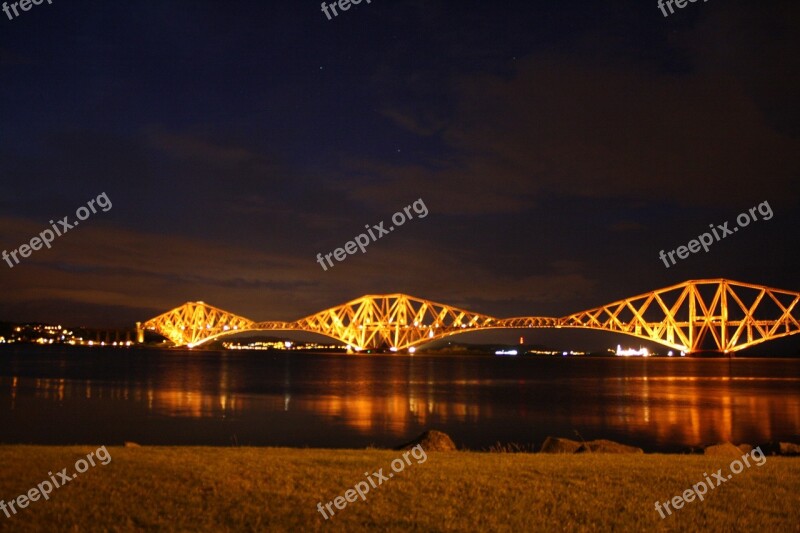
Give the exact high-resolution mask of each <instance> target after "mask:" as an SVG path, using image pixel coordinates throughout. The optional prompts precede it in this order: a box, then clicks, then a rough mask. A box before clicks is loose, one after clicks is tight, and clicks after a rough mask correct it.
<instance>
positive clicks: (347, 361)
mask: <svg viewBox="0 0 800 533" xmlns="http://www.w3.org/2000/svg"><path fill="white" fill-rule="evenodd" d="M428 428H435V429H439V430H442V431H444V432H446V433H448V434H450V435H451V436H452V437H453V440H455V441H456V443H457V444H459V445H460V446H466V447H469V448H472V449H481V448H486V447H488V446H491V445H492V444H494V443H495V442H497V441H500V442H516V443H536V444H537V445H538V444H541V441H542V440H543V439H544V438H545V437H546V436H547V435H554V436H563V437H568V438H574V439H576V440H577V439H578V437H577V436H576V432H577V433H579V434H580V436H581V437H582V438H584V439H587V440H588V439H593V438H609V439H612V440H617V441H620V442H625V443H628V444H634V445H638V446H642V447H644V448H645V449H646V450H653V451H674V450H677V449H679V448H681V447H685V446H689V445H699V444H703V443H712V442H717V441H722V440H731V441H733V442H735V443H740V442H749V443H751V444H759V443H762V442H765V441H767V440H771V439H781V440H792V441H795V442H797V441H798V440H800V439H799V438H798V437H799V436H800V360H797V359H733V360H729V359H686V358H677V359H675V358H672V359H654V358H650V359H640V358H620V357H609V358H592V359H587V358H569V357H564V358H560V357H556V358H519V357H517V358H514V357H487V356H425V355H416V356H412V357H409V356H398V355H378V356H375V355H371V356H370V355H366V356H352V355H351V356H346V355H322V354H318V355H310V354H303V353H291V352H284V353H274V352H272V353H270V352H246V353H242V352H235V353H231V352H212V351H193V352H189V351H158V350H133V349H131V350H117V349H104V348H99V349H98V348H95V349H76V348H71V349H62V348H45V349H43V348H34V347H24V348H21V349H20V348H4V349H3V350H0V443H36V444H68V443H74V444H108V445H113V444H120V443H122V441H125V440H129V441H135V442H138V443H140V444H197V445H223V446H229V445H258V446H263V445H269V446H310V447H364V446H367V445H370V444H374V445H377V446H381V447H385V446H394V445H397V444H400V443H403V442H404V441H406V440H409V439H410V438H412V437H414V436H416V435H417V434H419V433H421V432H422V431H423V430H425V429H428Z"/></svg>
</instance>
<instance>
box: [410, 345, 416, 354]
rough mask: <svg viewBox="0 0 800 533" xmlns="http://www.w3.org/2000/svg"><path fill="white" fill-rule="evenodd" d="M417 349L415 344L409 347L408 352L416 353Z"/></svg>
mask: <svg viewBox="0 0 800 533" xmlns="http://www.w3.org/2000/svg"><path fill="white" fill-rule="evenodd" d="M416 351H417V349H416V348H414V347H413V346H412V347H411V348H409V349H408V353H414V352H416Z"/></svg>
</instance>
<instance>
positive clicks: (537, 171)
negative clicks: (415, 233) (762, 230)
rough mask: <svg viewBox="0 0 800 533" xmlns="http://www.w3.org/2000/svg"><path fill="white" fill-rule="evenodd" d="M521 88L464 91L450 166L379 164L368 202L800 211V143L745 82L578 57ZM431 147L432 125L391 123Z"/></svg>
mask: <svg viewBox="0 0 800 533" xmlns="http://www.w3.org/2000/svg"><path fill="white" fill-rule="evenodd" d="M519 63H520V65H519V67H518V69H517V71H516V73H515V74H514V75H513V76H512V77H510V78H509V77H504V76H499V75H492V74H483V75H478V76H472V77H469V78H466V79H463V80H462V82H461V83H460V84H458V85H457V87H458V88H457V89H455V90H454V92H453V94H452V98H453V99H454V100H455V101H456V102H457V105H456V109H455V111H454V112H453V116H452V117H451V118H450V120H449V121H448V122H447V123H446V125H444V126H442V129H441V132H440V133H438V135H440V136H441V139H442V140H443V141H444V142H445V144H446V146H447V148H448V150H447V152H446V155H445V156H443V157H441V158H439V159H437V160H435V161H426V162H423V163H417V164H409V165H388V164H385V163H376V162H373V163H370V164H369V165H368V166H367V167H366V168H367V169H368V170H369V171H370V172H371V174H372V175H373V176H374V177H373V179H371V180H370V181H369V182H368V183H356V182H355V181H354V180H351V181H348V182H346V183H345V184H344V185H342V188H345V187H346V188H347V189H348V190H349V191H350V192H349V194H350V195H351V196H352V197H353V198H356V199H358V200H359V201H361V202H367V201H369V200H372V199H374V198H385V199H386V201H387V202H388V201H389V200H390V199H393V198H396V197H397V196H398V195H401V194H402V193H404V192H405V191H409V190H411V191H420V192H422V191H424V193H425V197H426V200H428V201H430V202H431V203H432V204H437V205H438V206H439V208H440V210H441V211H444V212H449V213H452V214H485V213H500V212H507V211H509V210H512V211H513V210H524V209H528V208H531V207H532V206H534V205H535V204H536V202H537V200H538V199H539V198H541V197H542V196H543V195H545V194H548V193H555V194H561V195H573V196H578V197H586V198H597V199H602V198H630V199H638V198H643V197H651V198H659V199H661V200H664V201H667V202H672V203H674V204H679V205H689V206H708V205H719V204H720V203H738V204H746V203H751V202H752V201H753V197H754V194H755V191H758V192H759V194H758V197H759V198H760V197H762V196H768V197H778V196H780V197H783V198H790V199H796V198H797V193H798V186H797V184H796V176H797V174H798V172H800V140H798V139H795V138H792V137H790V136H787V135H785V134H782V133H780V132H778V131H777V130H776V129H774V128H773V127H772V126H771V125H770V123H769V122H768V121H767V120H766V117H765V115H764V113H763V112H762V110H761V109H760V108H759V107H758V105H757V104H756V102H754V100H753V99H752V98H751V97H750V95H749V93H748V91H747V90H746V87H744V86H743V84H742V83H740V81H739V80H738V79H737V78H735V77H731V76H729V75H727V74H725V73H721V72H716V71H715V72H708V71H702V72H688V73H686V72H682V73H674V72H656V71H654V70H649V69H643V68H637V69H635V70H634V69H632V68H630V67H627V66H624V65H623V66H615V65H612V64H600V63H591V62H586V61H582V60H577V59H574V58H572V57H570V56H567V55H555V54H552V55H538V56H533V57H530V58H528V59H527V60H525V61H520V62H519ZM384 114H385V115H386V116H387V117H390V118H392V119H393V120H394V121H395V123H396V124H397V125H398V126H399V127H402V128H406V129H408V130H409V131H411V132H414V133H417V134H419V135H430V134H431V132H430V131H429V129H428V128H426V127H423V126H419V124H425V123H430V122H432V121H431V120H426V119H425V117H419V118H414V117H413V116H411V117H410V116H408V115H407V114H400V113H399V112H386V113H384Z"/></svg>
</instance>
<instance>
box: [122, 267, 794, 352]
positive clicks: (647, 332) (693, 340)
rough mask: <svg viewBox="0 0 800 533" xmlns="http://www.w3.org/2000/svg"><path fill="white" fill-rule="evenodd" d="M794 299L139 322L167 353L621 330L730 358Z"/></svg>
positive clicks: (386, 307) (783, 324)
mask: <svg viewBox="0 0 800 533" xmlns="http://www.w3.org/2000/svg"><path fill="white" fill-rule="evenodd" d="M799 302H800V293H797V292H792V291H786V290H782V289H775V288H770V287H765V286H762V285H753V284H749V283H741V282H737V281H731V280H727V279H702V280H690V281H685V282H683V283H679V284H677V285H672V286H670V287H665V288H663V289H657V290H654V291H652V292H648V293H645V294H640V295H638V296H633V297H630V298H625V299H623V300H618V301H616V302H612V303H610V304H606V305H603V306H601V307H595V308H593V309H588V310H586V311H580V312H578V313H574V314H571V315H568V316H564V317H539V316H530V317H515V318H495V317H492V316H489V315H484V314H481V313H474V312H471V311H467V310H464V309H459V308H457V307H453V306H450V305H446V304H441V303H436V302H433V301H430V300H425V299H422V298H415V297H413V296H409V295H407V294H399V293H398V294H373V295H365V296H362V297H360V298H356V299H355V300H351V301H349V302H347V303H344V304H342V305H339V306H336V307H332V308H330V309H326V310H324V311H320V312H318V313H315V314H313V315H310V316H307V317H305V318H301V319H298V320H295V321H293V322H279V321H267V322H256V321H253V320H251V319H249V318H245V317H242V316H238V315H235V314H233V313H230V312H228V311H224V310H222V309H219V308H217V307H214V306H211V305H208V304H206V303H204V302H187V303H185V304H183V305H181V306H179V307H176V308H175V309H172V310H170V311H167V312H166V313H164V314H161V315H159V316H157V317H154V318H151V319H150V320H148V321H146V322H144V323H137V328H138V332H139V335H138V339H139V342H142V341H143V338H144V331H145V330H149V331H153V332H156V333H158V334H160V335H162V336H164V337H166V338H167V339H169V340H170V341H171V342H172V343H174V344H175V345H176V346H188V347H190V348H191V347H195V346H200V345H202V344H204V343H206V342H209V341H211V340H213V339H217V338H219V337H223V336H226V335H233V334H237V333H242V332H248V331H305V332H310V333H318V334H321V335H325V336H327V337H330V338H333V339H336V340H338V341H341V342H343V343H345V344H347V345H349V346H351V347H353V348H354V349H356V350H364V349H378V348H388V349H391V350H407V349H409V348H412V347H416V346H419V345H422V344H425V343H428V342H431V341H434V340H436V339H441V338H443V337H447V336H450V335H457V334H459V333H465V332H469V331H480V330H487V329H523V328H524V329H528V328H582V329H595V330H602V331H609V332H614V333H623V334H626V335H630V336H632V337H637V338H639V339H644V340H648V341H652V342H656V343H658V344H661V345H664V346H667V347H669V348H671V349H674V350H680V351H684V352H686V353H687V354H692V353H696V352H699V351H717V352H722V353H728V354H732V353H733V352H737V351H739V350H743V349H745V348H749V347H750V346H754V345H756V344H759V343H762V342H766V341H769V340H773V339H777V338H780V337H785V336H788V335H794V334H795V333H798V332H800V305H798V303H799Z"/></svg>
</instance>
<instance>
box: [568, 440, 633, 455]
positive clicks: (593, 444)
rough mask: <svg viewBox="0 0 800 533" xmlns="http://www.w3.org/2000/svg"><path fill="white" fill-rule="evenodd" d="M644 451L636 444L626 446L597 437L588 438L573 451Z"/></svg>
mask: <svg viewBox="0 0 800 533" xmlns="http://www.w3.org/2000/svg"><path fill="white" fill-rule="evenodd" d="M587 452H590V453H644V450H643V449H641V448H637V447H636V446H628V445H627V444H620V443H618V442H614V441H611V440H605V439H598V440H590V441H589V442H586V443H585V444H581V447H580V448H578V449H577V451H576V452H575V453H587Z"/></svg>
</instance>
